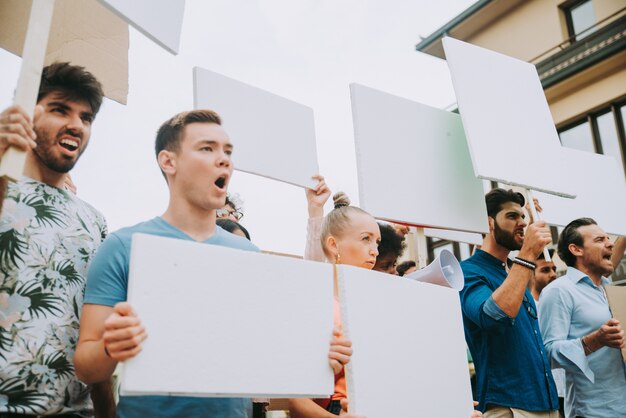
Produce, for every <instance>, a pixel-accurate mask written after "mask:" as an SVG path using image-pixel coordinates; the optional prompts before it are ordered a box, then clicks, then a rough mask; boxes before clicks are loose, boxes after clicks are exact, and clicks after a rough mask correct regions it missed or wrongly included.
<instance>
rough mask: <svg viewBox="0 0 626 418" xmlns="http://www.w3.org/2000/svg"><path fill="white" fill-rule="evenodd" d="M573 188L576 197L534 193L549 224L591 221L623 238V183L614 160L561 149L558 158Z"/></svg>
mask: <svg viewBox="0 0 626 418" xmlns="http://www.w3.org/2000/svg"><path fill="white" fill-rule="evenodd" d="M560 158H561V159H562V161H563V162H565V163H566V165H567V167H569V169H568V170H567V175H568V176H569V179H570V182H571V183H572V185H573V186H574V187H575V192H576V198H575V199H564V198H561V197H558V196H553V195H549V194H547V193H535V197H536V198H537V199H539V203H540V205H541V207H542V209H543V212H542V213H541V218H542V219H543V220H544V221H546V222H547V223H548V224H550V225H555V226H566V225H567V224H568V223H570V222H571V221H573V220H574V219H578V218H583V217H585V218H593V219H594V220H595V221H596V222H597V223H598V225H599V226H600V227H601V228H602V229H604V230H605V231H606V232H608V233H609V234H615V235H622V236H626V181H624V175H623V172H622V168H621V167H620V166H619V164H618V162H617V161H616V160H615V158H614V157H611V156H607V155H601V154H595V153H591V152H585V151H579V150H576V149H572V148H567V147H563V149H562V151H561V157H560Z"/></svg>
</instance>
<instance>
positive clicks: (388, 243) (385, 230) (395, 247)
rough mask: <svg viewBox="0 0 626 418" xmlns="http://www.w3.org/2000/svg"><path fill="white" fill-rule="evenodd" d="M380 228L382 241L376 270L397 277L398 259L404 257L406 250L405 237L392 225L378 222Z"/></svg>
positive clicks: (379, 246)
mask: <svg viewBox="0 0 626 418" xmlns="http://www.w3.org/2000/svg"><path fill="white" fill-rule="evenodd" d="M378 226H379V227H380V237H381V239H380V244H379V245H378V257H376V265H375V266H374V270H376V271H382V272H383V273H388V274H393V275H397V274H398V272H397V271H396V266H397V265H398V258H400V257H401V256H402V253H403V252H404V249H405V248H406V243H405V242H404V236H403V235H400V234H398V232H396V228H394V226H393V225H391V224H388V223H383V222H378Z"/></svg>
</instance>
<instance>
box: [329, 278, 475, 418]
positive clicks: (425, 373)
mask: <svg viewBox="0 0 626 418" xmlns="http://www.w3.org/2000/svg"><path fill="white" fill-rule="evenodd" d="M338 280H339V297H340V304H341V316H342V323H343V331H344V334H345V335H346V337H347V338H350V339H351V340H352V346H353V349H354V353H353V355H352V359H351V361H350V363H349V364H348V366H347V371H346V377H347V389H348V397H349V399H350V412H352V413H355V414H358V415H364V416H367V417H368V418H388V417H469V416H470V414H471V412H472V409H473V407H472V391H471V387H470V376H469V370H468V364H467V352H466V349H465V347H466V345H465V338H464V334H463V324H462V317H461V305H460V300H459V293H458V292H457V291H456V290H454V289H450V288H446V287H442V286H438V285H432V284H428V283H419V282H416V281H413V280H408V279H404V278H398V277H393V276H390V275H388V274H385V273H380V272H375V271H370V270H365V269H361V268H356V267H351V266H340V267H339V268H338ZM432 336H436V338H432ZM390 399H393V402H390V401H389V400H390Z"/></svg>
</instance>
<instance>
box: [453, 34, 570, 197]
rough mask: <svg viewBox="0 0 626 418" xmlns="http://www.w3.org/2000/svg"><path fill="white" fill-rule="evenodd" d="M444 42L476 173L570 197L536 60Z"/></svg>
mask: <svg viewBox="0 0 626 418" xmlns="http://www.w3.org/2000/svg"><path fill="white" fill-rule="evenodd" d="M443 46H444V50H445V52H446V60H447V62H448V67H450V74H451V76H452V83H453V85H454V91H455V93H456V98H457V103H458V105H459V110H460V113H461V117H462V118H463V126H464V127H465V134H466V136H467V141H468V143H469V149H470V154H471V157H472V163H473V167H474V172H475V173H476V176H478V177H479V178H482V179H487V180H492V181H498V182H502V183H506V184H510V185H513V186H521V187H526V188H529V189H533V190H538V191H543V192H547V193H552V194H557V195H561V196H564V197H574V195H575V193H574V185H573V184H572V183H571V182H570V181H569V180H568V178H567V176H565V175H564V174H565V166H564V165H562V163H561V162H560V161H559V159H558V158H555V156H558V155H559V150H560V149H561V144H560V142H559V137H558V134H557V132H556V128H555V126H554V122H553V120H552V116H551V114H550V108H549V107H548V102H547V101H546V97H545V95H544V93H543V88H542V87H541V82H540V81H539V76H538V75H537V69H536V68H535V66H534V65H532V64H529V63H527V62H524V61H520V60H518V59H515V58H511V57H508V56H506V55H502V54H499V53H497V52H493V51H490V50H488V49H484V48H480V47H477V46H474V45H471V44H468V43H465V42H461V41H458V40H456V39H452V38H448V37H446V38H444V39H443Z"/></svg>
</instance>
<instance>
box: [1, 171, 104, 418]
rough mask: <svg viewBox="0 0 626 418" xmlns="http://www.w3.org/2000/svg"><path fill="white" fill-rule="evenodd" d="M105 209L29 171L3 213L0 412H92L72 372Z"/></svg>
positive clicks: (12, 190)
mask: <svg viewBox="0 0 626 418" xmlns="http://www.w3.org/2000/svg"><path fill="white" fill-rule="evenodd" d="M105 236H106V222H105V220H104V217H103V216H102V215H101V214H100V213H99V212H98V211H96V210H95V209H94V208H93V207H91V206H90V205H88V204H87V203H85V202H83V201H82V200H80V199H78V198H77V197H76V196H75V195H73V194H72V193H70V192H67V191H65V190H61V189H58V188H55V187H51V186H48V185H47V184H44V183H41V182H38V181H35V180H32V179H29V178H23V179H22V180H21V181H19V182H18V183H13V184H10V185H9V189H8V192H7V195H6V198H5V201H4V208H3V211H2V216H1V218H0V413H2V412H9V413H19V414H34V415H39V414H62V413H76V414H80V415H84V416H91V415H92V414H93V407H92V405H91V401H90V399H89V388H88V387H87V386H86V385H85V384H83V383H81V382H80V381H79V380H78V379H77V378H76V374H75V372H74V350H75V348H76V343H77V341H78V328H79V315H80V311H81V309H82V305H83V295H84V292H85V281H86V276H87V267H88V264H89V261H90V260H91V258H92V257H93V256H94V254H95V252H96V250H97V249H98V247H99V246H100V244H101V242H102V240H103V239H104V237H105Z"/></svg>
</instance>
